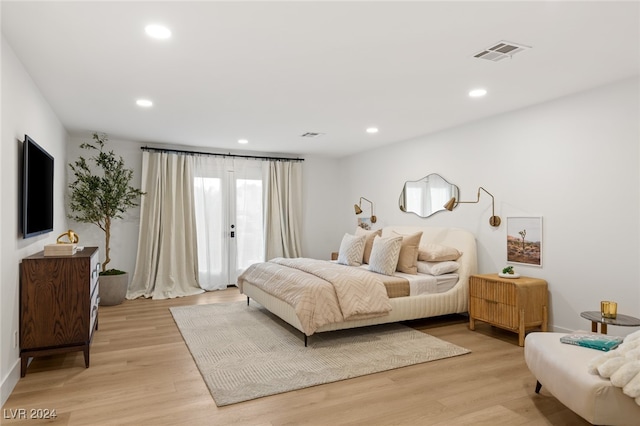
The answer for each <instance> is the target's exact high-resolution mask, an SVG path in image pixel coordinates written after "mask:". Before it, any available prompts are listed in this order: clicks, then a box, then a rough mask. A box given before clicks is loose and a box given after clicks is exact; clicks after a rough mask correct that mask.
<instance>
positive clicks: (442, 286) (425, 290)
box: [396, 272, 458, 296]
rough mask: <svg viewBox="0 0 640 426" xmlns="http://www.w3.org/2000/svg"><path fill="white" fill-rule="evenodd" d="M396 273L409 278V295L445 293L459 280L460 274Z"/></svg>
mask: <svg viewBox="0 0 640 426" xmlns="http://www.w3.org/2000/svg"><path fill="white" fill-rule="evenodd" d="M396 275H397V276H399V277H403V278H406V279H407V280H409V296H419V295H421V294H435V293H444V292H446V291H449V290H451V289H452V288H453V286H454V285H456V283H457V282H458V274H445V275H438V276H435V275H429V274H417V275H411V274H404V273H402V272H396Z"/></svg>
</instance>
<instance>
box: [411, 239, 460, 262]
mask: <svg viewBox="0 0 640 426" xmlns="http://www.w3.org/2000/svg"><path fill="white" fill-rule="evenodd" d="M460 256H462V252H460V251H458V250H457V249H455V248H453V247H447V246H443V245H440V244H434V243H425V244H421V245H420V247H418V260H424V261H425V262H443V261H445V260H458V259H460Z"/></svg>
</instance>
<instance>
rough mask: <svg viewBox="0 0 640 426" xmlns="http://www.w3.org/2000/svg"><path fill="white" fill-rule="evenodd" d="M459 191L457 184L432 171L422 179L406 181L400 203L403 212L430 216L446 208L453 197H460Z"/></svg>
mask: <svg viewBox="0 0 640 426" xmlns="http://www.w3.org/2000/svg"><path fill="white" fill-rule="evenodd" d="M459 192H460V191H459V190H458V187H457V186H456V185H453V184H451V183H449V182H447V181H446V180H445V179H444V178H443V177H442V176H440V175H439V174H436V173H432V174H430V175H427V176H425V177H423V178H422V179H420V180H415V181H407V182H405V184H404V187H403V188H402V192H401V193H400V199H399V200H398V204H399V206H400V210H402V211H403V212H406V213H415V214H417V215H418V216H420V217H429V216H431V215H432V214H434V213H437V212H439V211H441V210H445V208H444V205H445V204H446V203H447V201H449V200H450V199H451V197H456V199H459V196H458V193H459Z"/></svg>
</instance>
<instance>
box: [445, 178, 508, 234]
mask: <svg viewBox="0 0 640 426" xmlns="http://www.w3.org/2000/svg"><path fill="white" fill-rule="evenodd" d="M480 190H483V191H484V192H486V193H487V194H489V195H490V196H491V217H490V218H489V225H491V226H500V222H501V220H500V216H496V215H495V209H494V204H495V200H494V198H493V195H491V193H490V192H489V191H487V190H486V189H484V188H483V187H480V188H478V199H477V200H476V201H458V200H456V197H452V198H451V199H450V200H449V201H448V202H447V204H445V205H444V208H445V209H447V210H449V211H451V210H453V208H454V207H455V206H456V205H457V204H459V203H477V202H479V201H480Z"/></svg>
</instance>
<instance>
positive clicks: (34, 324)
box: [20, 247, 100, 377]
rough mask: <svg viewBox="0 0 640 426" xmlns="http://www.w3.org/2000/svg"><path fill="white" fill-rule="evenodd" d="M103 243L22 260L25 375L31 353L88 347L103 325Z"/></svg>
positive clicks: (41, 353)
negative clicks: (69, 252)
mask: <svg viewBox="0 0 640 426" xmlns="http://www.w3.org/2000/svg"><path fill="white" fill-rule="evenodd" d="M98 262H99V261H98V248H97V247H85V248H84V250H82V251H79V252H77V253H76V254H74V255H73V256H44V251H42V252H40V253H36V254H34V255H33V256H29V257H26V258H24V259H22V265H21V282H20V358H21V368H20V375H21V376H22V377H24V375H25V374H26V372H27V366H28V360H29V358H30V357H36V356H44V355H52V354H58V353H63V352H72V351H84V362H85V367H89V345H90V344H91V339H92V337H93V331H94V330H96V329H97V328H98V302H99V288H98V276H99V272H100V264H99V263H98Z"/></svg>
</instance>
